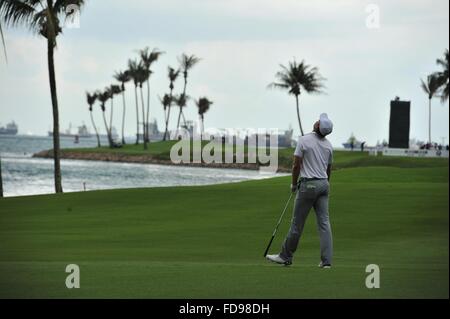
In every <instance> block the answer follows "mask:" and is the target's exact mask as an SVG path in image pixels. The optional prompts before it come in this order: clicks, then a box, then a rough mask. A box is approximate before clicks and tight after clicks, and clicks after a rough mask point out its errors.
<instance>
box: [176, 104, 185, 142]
mask: <svg viewBox="0 0 450 319" xmlns="http://www.w3.org/2000/svg"><path fill="white" fill-rule="evenodd" d="M182 113H183V108H182V107H181V106H180V113H178V121H177V131H176V134H175V138H176V139H178V130H179V129H180V120H181V114H182Z"/></svg>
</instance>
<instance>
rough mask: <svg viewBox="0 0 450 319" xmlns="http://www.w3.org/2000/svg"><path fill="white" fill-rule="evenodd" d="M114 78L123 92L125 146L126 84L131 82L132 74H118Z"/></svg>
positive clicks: (123, 142) (123, 134) (123, 138)
mask: <svg viewBox="0 0 450 319" xmlns="http://www.w3.org/2000/svg"><path fill="white" fill-rule="evenodd" d="M114 78H115V79H116V80H117V81H118V82H120V83H121V91H122V102H123V110H122V144H125V109H126V104H125V83H127V82H128V81H130V80H131V76H130V72H128V71H124V72H116V73H115V74H114Z"/></svg>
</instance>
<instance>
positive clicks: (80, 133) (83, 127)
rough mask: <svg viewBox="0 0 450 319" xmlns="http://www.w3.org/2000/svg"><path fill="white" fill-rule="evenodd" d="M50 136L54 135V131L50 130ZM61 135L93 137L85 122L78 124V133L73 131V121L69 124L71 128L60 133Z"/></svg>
mask: <svg viewBox="0 0 450 319" xmlns="http://www.w3.org/2000/svg"><path fill="white" fill-rule="evenodd" d="M48 136H53V132H52V131H48ZM59 136H60V137H75V138H78V137H83V138H89V137H92V134H91V133H90V132H89V130H88V128H87V126H86V125H85V124H83V125H81V126H78V133H72V123H71V124H69V128H68V129H67V130H65V131H64V132H60V133H59Z"/></svg>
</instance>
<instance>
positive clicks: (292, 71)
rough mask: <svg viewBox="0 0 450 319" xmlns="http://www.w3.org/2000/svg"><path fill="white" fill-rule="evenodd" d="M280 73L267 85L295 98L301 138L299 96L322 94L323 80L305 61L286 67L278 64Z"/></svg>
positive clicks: (291, 63) (317, 71)
mask: <svg viewBox="0 0 450 319" xmlns="http://www.w3.org/2000/svg"><path fill="white" fill-rule="evenodd" d="M280 67H281V71H278V72H277V73H276V74H275V78H276V82H273V83H271V84H269V88H278V89H282V90H287V91H288V94H291V95H294V96H295V102H296V107H297V119H298V125H299V127H300V133H301V135H302V136H303V135H304V133H303V127H302V122H301V118H300V109H299V96H300V95H301V94H302V92H303V91H304V92H306V93H310V94H311V93H316V94H319V93H322V92H323V91H322V89H323V88H324V85H323V81H324V80H325V78H323V77H322V76H321V75H320V73H319V69H318V68H317V67H311V66H310V65H307V64H306V63H305V61H302V62H300V63H297V62H296V61H295V60H294V61H293V62H289V65H288V66H287V67H286V66H284V65H282V64H280Z"/></svg>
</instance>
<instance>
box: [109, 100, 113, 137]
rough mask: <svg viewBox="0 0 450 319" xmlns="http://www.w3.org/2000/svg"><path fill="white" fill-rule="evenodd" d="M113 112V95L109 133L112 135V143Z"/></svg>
mask: <svg viewBox="0 0 450 319" xmlns="http://www.w3.org/2000/svg"><path fill="white" fill-rule="evenodd" d="M113 111H114V97H113V95H112V94H111V113H109V131H110V133H111V141H112V124H113Z"/></svg>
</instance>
